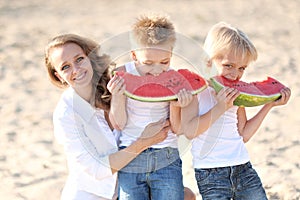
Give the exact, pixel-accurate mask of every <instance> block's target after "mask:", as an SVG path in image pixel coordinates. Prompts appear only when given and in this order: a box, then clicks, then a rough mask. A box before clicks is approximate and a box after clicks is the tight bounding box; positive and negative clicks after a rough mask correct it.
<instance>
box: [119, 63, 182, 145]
mask: <svg viewBox="0 0 300 200" xmlns="http://www.w3.org/2000/svg"><path fill="white" fill-rule="evenodd" d="M125 68H126V71H127V72H129V73H131V74H134V75H140V74H139V73H138V71H137V70H136V67H135V64H134V62H130V63H126V64H125ZM126 101H127V102H126V107H127V123H126V125H125V127H124V129H123V130H122V131H121V136H120V146H129V145H130V144H131V143H132V142H134V141H136V139H137V138H138V137H139V136H140V135H141V133H142V132H143V131H144V129H145V127H146V126H147V125H148V124H149V123H152V122H157V121H159V120H160V119H168V118H169V109H170V108H169V106H170V103H169V102H141V101H137V100H134V99H131V98H127V100H126ZM177 146H178V145H177V136H176V135H175V134H174V133H172V132H171V131H169V133H168V137H167V138H166V139H165V140H164V141H163V142H161V143H158V144H155V145H153V146H152V148H164V147H173V148H177Z"/></svg>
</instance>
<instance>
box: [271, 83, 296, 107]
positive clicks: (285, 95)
mask: <svg viewBox="0 0 300 200" xmlns="http://www.w3.org/2000/svg"><path fill="white" fill-rule="evenodd" d="M280 94H281V97H280V98H279V99H277V100H276V101H273V102H271V103H270V104H271V105H272V106H281V105H285V104H286V103H287V102H288V101H289V99H290V97H291V90H290V88H288V87H286V88H283V89H282V90H281V91H280Z"/></svg>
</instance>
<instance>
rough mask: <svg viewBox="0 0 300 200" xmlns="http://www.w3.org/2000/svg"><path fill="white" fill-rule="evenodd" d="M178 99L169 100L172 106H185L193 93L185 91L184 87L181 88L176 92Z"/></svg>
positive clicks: (189, 101)
mask: <svg viewBox="0 0 300 200" xmlns="http://www.w3.org/2000/svg"><path fill="white" fill-rule="evenodd" d="M177 96H178V100H177V101H171V105H172V106H177V107H181V108H183V107H185V106H187V105H189V104H190V103H191V101H192V99H193V95H192V93H191V92H190V91H187V90H186V89H182V90H180V91H179V92H178V94H177Z"/></svg>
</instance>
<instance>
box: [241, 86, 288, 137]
mask: <svg viewBox="0 0 300 200" xmlns="http://www.w3.org/2000/svg"><path fill="white" fill-rule="evenodd" d="M290 96H291V90H290V89H289V88H285V89H283V90H282V91H281V98H280V99H278V100H276V101H274V102H271V103H269V104H265V105H264V106H263V107H262V108H261V109H260V110H259V111H258V113H257V114H256V115H255V116H254V117H252V118H251V119H249V120H248V119H247V116H246V110H245V108H243V107H240V108H239V109H238V111H237V116H238V130H239V133H240V135H241V136H242V137H243V140H244V142H248V141H249V140H250V139H251V137H252V136H253V135H254V134H255V133H256V131H257V130H258V128H259V127H260V126H261V124H262V122H263V120H264V119H265V117H266V116H267V114H268V113H269V111H270V110H271V108H273V107H274V106H280V105H285V104H286V103H287V102H288V100H289V98H290Z"/></svg>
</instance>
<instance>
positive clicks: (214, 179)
mask: <svg viewBox="0 0 300 200" xmlns="http://www.w3.org/2000/svg"><path fill="white" fill-rule="evenodd" d="M195 176H196V180H197V185H198V188H199V192H200V194H201V196H202V199H203V200H211V199H214V200H215V199H216V200H221V199H222V200H230V199H234V200H265V199H267V196H266V192H265V190H264V188H263V186H262V183H261V180H260V178H259V176H258V174H257V173H256V171H255V170H254V169H253V168H252V165H251V163H250V162H247V163H246V164H242V165H237V166H230V167H220V168H211V169H195Z"/></svg>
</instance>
